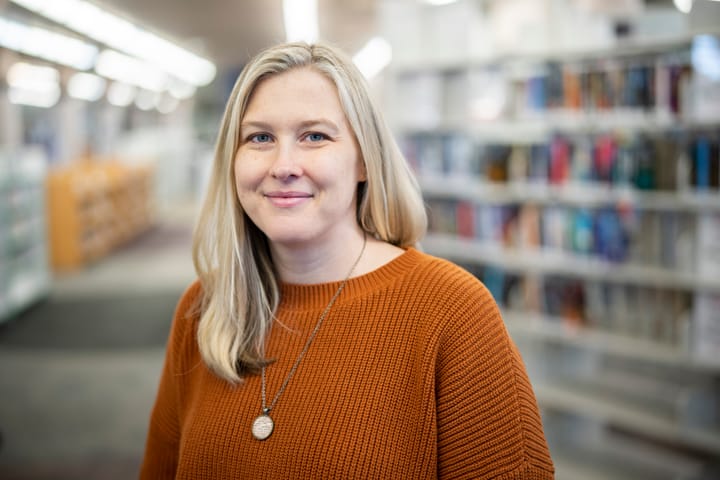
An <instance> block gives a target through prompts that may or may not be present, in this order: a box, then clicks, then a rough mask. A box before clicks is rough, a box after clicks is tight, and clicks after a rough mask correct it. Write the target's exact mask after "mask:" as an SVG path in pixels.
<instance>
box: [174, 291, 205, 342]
mask: <svg viewBox="0 0 720 480" xmlns="http://www.w3.org/2000/svg"><path fill="white" fill-rule="evenodd" d="M202 302H203V287H202V283H201V282H200V280H195V281H194V282H192V283H191V284H190V285H188V286H187V287H186V288H185V290H184V291H183V293H182V294H181V295H180V298H179V299H178V302H177V304H176V306H175V315H174V316H173V329H174V330H176V331H177V330H180V331H185V330H190V329H191V328H190V327H191V326H192V325H193V324H194V323H195V322H197V320H198V319H199V318H200V312H201V309H202Z"/></svg>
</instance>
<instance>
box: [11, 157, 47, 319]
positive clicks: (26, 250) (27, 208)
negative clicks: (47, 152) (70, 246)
mask: <svg viewBox="0 0 720 480" xmlns="http://www.w3.org/2000/svg"><path fill="white" fill-rule="evenodd" d="M49 290H50V271H49V267H48V245H47V235H46V218H45V158H44V155H43V153H42V152H41V151H39V150H36V149H30V150H20V151H0V323H2V322H5V321H7V320H9V319H10V318H11V317H12V316H13V315H15V314H16V313H18V312H19V311H21V310H23V309H24V308H27V307H28V306H29V305H31V304H32V303H34V302H36V301H38V300H39V299H40V298H42V297H43V296H45V295H47V294H48V292H49Z"/></svg>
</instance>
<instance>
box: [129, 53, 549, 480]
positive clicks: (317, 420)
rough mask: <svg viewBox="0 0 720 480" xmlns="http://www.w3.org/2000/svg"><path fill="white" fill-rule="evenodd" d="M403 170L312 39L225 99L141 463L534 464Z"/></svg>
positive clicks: (220, 466)
mask: <svg viewBox="0 0 720 480" xmlns="http://www.w3.org/2000/svg"><path fill="white" fill-rule="evenodd" d="M425 226H426V218H425V212H424V208H423V204H422V200H421V196H420V194H419V191H418V188H417V185H416V183H415V181H414V179H413V177H412V175H411V173H410V171H409V170H408V167H407V165H406V162H405V160H404V159H403V157H402V155H401V154H400V153H399V150H398V148H397V146H396V144H395V142H394V140H393V139H392V137H391V134H390V132H389V130H388V128H387V127H386V125H385V123H384V121H383V119H382V117H381V116H380V113H379V111H378V109H377V108H376V107H375V106H374V105H373V103H372V101H371V99H370V98H369V95H368V90H367V86H366V84H365V82H364V79H363V78H362V75H361V74H360V73H359V72H358V70H357V69H356V68H355V67H354V65H353V64H352V62H351V61H349V60H348V59H347V58H346V57H345V56H344V55H343V54H341V53H340V52H338V51H337V50H335V49H333V48H330V47H328V46H323V45H312V46H309V45H305V44H287V45H280V46H277V47H274V48H271V49H269V50H267V51H265V52H262V53H261V54H259V55H258V56H257V57H256V58H254V59H253V60H252V61H251V62H250V63H249V64H248V65H247V66H246V68H245V69H244V70H243V72H242V74H241V75H240V77H239V79H238V81H237V83H236V85H235V87H234V89H233V91H232V94H231V96H230V99H229V101H228V104H227V108H226V111H225V115H224V118H223V121H222V127H221V131H220V135H219V139H218V144H217V149H216V156H215V164H214V170H213V172H212V177H211V184H210V188H209V191H208V195H207V199H206V201H205V205H204V207H203V210H202V214H201V216H200V222H199V224H198V227H197V230H196V233H195V239H194V252H193V253H194V260H195V266H196V270H197V272H198V276H199V280H198V282H196V283H195V284H194V285H192V286H190V287H189V289H188V290H187V291H186V292H185V294H184V295H183V297H182V299H181V300H180V302H179V304H178V307H177V310H176V314H175V318H174V323H173V327H172V330H171V333H170V338H169V341H168V347H167V356H166V360H165V366H164V370H163V374H162V379H161V382H160V387H159V392H158V397H157V400H156V404H155V407H154V409H153V413H152V417H151V423H150V431H149V434H148V440H147V446H146V452H145V459H144V463H143V467H142V472H141V478H144V479H163V478H179V479H193V480H199V479H210V478H212V479H219V478H251V479H262V478H268V479H270V478H273V479H275V478H362V479H367V478H387V479H401V478H402V479H406V478H408V479H410V478H412V479H416V478H437V477H439V478H503V479H521V478H522V479H548V478H552V476H553V466H552V461H551V459H550V456H549V453H548V450H547V446H546V443H545V439H544V436H543V431H542V425H541V422H540V417H539V415H538V410H537V405H536V402H535V398H534V395H533V392H532V389H531V387H530V384H529V382H528V379H527V376H526V373H525V370H524V367H523V364H522V361H521V359H520V356H519V355H518V353H517V351H516V349H515V347H514V345H513V344H512V342H511V341H510V339H509V338H508V335H507V333H506V331H505V328H504V326H503V322H502V319H501V317H500V314H499V312H498V308H497V305H496V304H495V302H494V301H493V299H492V297H491V296H490V294H489V293H488V291H487V290H486V289H485V287H484V286H483V285H482V284H481V283H480V282H479V281H478V280H477V279H475V278H474V277H473V276H471V275H470V274H468V273H466V272H465V271H464V270H462V269H460V268H459V267H456V266H454V265H453V264H451V263H449V262H447V261H444V260H440V259H436V258H433V257H431V256H429V255H426V254H423V253H421V252H420V251H418V250H417V249H415V248H414V247H413V245H415V244H416V243H417V242H418V240H419V239H420V237H421V236H422V235H423V233H424V231H425Z"/></svg>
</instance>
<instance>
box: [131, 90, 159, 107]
mask: <svg viewBox="0 0 720 480" xmlns="http://www.w3.org/2000/svg"><path fill="white" fill-rule="evenodd" d="M160 95H161V94H160V93H158V92H151V91H150V90H140V91H139V92H138V94H137V96H136V97H135V106H136V107H137V108H139V109H140V110H143V111H148V110H152V109H153V108H155V107H156V106H157V104H158V103H159V100H160Z"/></svg>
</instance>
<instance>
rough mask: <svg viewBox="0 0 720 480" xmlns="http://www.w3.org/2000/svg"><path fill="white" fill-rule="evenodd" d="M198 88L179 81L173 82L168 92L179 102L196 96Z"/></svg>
mask: <svg viewBox="0 0 720 480" xmlns="http://www.w3.org/2000/svg"><path fill="white" fill-rule="evenodd" d="M195 91H196V88H195V87H194V86H192V85H190V84H187V83H184V82H181V81H179V80H174V79H173V80H171V83H170V86H169V87H168V92H169V93H170V95H172V96H173V97H175V98H177V99H178V100H185V99H187V98H190V97H192V96H193V95H195Z"/></svg>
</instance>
